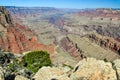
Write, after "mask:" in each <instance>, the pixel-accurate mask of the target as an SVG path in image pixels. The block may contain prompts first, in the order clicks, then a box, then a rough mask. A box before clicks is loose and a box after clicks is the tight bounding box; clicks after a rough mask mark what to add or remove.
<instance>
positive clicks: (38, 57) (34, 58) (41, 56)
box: [24, 51, 52, 73]
mask: <svg viewBox="0 0 120 80" xmlns="http://www.w3.org/2000/svg"><path fill="white" fill-rule="evenodd" d="M24 62H25V67H27V68H28V69H29V70H31V71H32V72H34V73H35V72H37V71H38V69H39V68H41V67H42V66H52V63H51V60H50V57H49V54H48V53H47V52H46V51H33V52H29V53H28V54H26V55H25V56H24Z"/></svg>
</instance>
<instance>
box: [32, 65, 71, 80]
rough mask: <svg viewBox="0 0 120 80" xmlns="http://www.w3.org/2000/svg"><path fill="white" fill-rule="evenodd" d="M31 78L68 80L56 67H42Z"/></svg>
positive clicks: (37, 79)
mask: <svg viewBox="0 0 120 80" xmlns="http://www.w3.org/2000/svg"><path fill="white" fill-rule="evenodd" d="M33 78H34V80H70V79H69V78H68V77H67V75H66V74H65V73H64V72H63V71H62V70H61V69H59V68H56V67H52V68H51V67H42V68H41V69H39V71H38V72H37V73H36V74H35V76H34V77H33Z"/></svg>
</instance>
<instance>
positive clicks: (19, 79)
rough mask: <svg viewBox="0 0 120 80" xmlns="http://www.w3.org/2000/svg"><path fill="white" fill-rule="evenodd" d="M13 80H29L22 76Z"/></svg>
mask: <svg viewBox="0 0 120 80" xmlns="http://www.w3.org/2000/svg"><path fill="white" fill-rule="evenodd" d="M15 80H29V79H28V78H25V77H24V76H21V75H17V76H16V77H15Z"/></svg>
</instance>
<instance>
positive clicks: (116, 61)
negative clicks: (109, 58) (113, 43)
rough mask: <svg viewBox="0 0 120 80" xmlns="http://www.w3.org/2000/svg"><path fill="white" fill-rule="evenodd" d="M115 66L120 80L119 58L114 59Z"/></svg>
mask: <svg viewBox="0 0 120 80" xmlns="http://www.w3.org/2000/svg"><path fill="white" fill-rule="evenodd" d="M113 68H114V69H115V70H116V75H117V77H118V80H120V60H119V59H117V60H115V61H113Z"/></svg>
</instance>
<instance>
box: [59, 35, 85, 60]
mask: <svg viewBox="0 0 120 80" xmlns="http://www.w3.org/2000/svg"><path fill="white" fill-rule="evenodd" d="M60 46H61V47H62V48H63V49H65V50H66V51H67V52H68V53H69V54H70V55H71V56H72V57H75V58H79V59H83V58H84V55H83V54H82V50H81V49H80V48H79V47H78V46H77V44H75V43H74V42H73V41H71V40H70V39H69V37H64V38H63V39H62V40H61V41H60Z"/></svg>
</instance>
